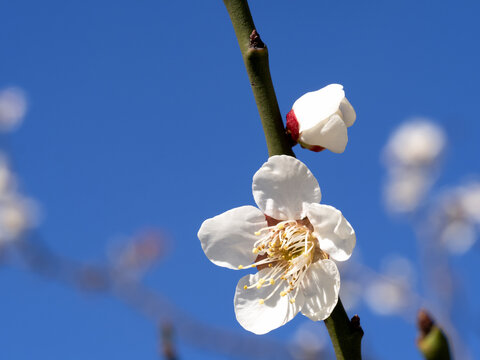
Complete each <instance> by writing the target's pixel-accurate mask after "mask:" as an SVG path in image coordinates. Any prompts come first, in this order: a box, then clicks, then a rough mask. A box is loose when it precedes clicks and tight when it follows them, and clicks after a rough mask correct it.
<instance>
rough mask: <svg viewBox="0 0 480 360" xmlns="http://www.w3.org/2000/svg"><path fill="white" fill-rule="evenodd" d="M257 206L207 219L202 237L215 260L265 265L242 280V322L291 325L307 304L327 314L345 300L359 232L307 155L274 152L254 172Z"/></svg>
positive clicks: (257, 326)
mask: <svg viewBox="0 0 480 360" xmlns="http://www.w3.org/2000/svg"><path fill="white" fill-rule="evenodd" d="M252 188H253V197H254V199H255V202H256V203H257V205H258V207H259V208H260V209H257V208H255V207H253V206H242V207H238V208H234V209H232V210H229V211H227V212H224V213H223V214H220V215H218V216H215V217H213V218H211V219H208V220H205V221H204V222H203V224H202V226H201V228H200V230H199V232H198V237H199V239H200V242H201V244H202V248H203V250H204V252H205V254H206V255H207V257H208V258H209V259H210V261H212V262H213V263H214V264H216V265H219V266H223V267H227V268H230V269H255V268H256V269H257V270H258V272H256V273H255V274H249V275H246V276H244V277H243V278H241V279H240V281H239V282H238V285H237V288H236V291H235V298H234V305H235V314H236V317H237V320H238V322H239V323H240V324H241V325H242V326H243V327H244V328H245V329H247V330H249V331H251V332H254V333H256V334H265V333H267V332H269V331H271V330H273V329H275V328H278V327H279V326H282V325H284V324H285V323H287V322H288V321H290V320H291V319H293V317H294V316H295V315H296V314H297V313H298V312H299V311H301V312H302V314H304V315H305V316H308V317H309V318H310V319H312V320H314V321H318V320H323V319H325V318H327V317H328V316H329V315H330V313H331V312H332V311H333V309H334V307H335V305H336V304H337V301H338V292H339V289H340V275H339V273H338V269H337V266H336V264H335V262H333V261H332V259H333V260H337V261H344V260H347V259H348V258H349V257H350V255H351V254H352V251H353V248H354V247H355V241H356V237H355V232H354V230H353V228H352V226H351V225H350V223H349V222H348V221H347V220H346V219H345V218H344V217H343V215H342V213H341V212H340V211H338V210H337V209H335V208H334V207H331V206H328V205H320V204H318V202H319V201H320V199H321V192H320V187H319V185H318V182H317V180H316V179H315V177H314V176H313V175H312V173H311V172H310V170H309V169H308V168H307V167H306V166H305V164H303V163H302V162H301V161H299V160H297V159H295V158H293V157H290V156H285V155H280V156H272V157H271V158H270V159H269V160H268V161H267V162H266V163H265V164H263V166H262V167H261V168H260V169H259V170H258V171H257V173H256V174H255V175H254V177H253V186H252Z"/></svg>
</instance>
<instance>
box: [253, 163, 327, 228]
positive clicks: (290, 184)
mask: <svg viewBox="0 0 480 360" xmlns="http://www.w3.org/2000/svg"><path fill="white" fill-rule="evenodd" d="M252 189H253V197H254V199H255V202H256V203H257V205H258V207H259V208H260V210H262V211H263V212H264V213H265V214H266V215H268V216H270V217H272V218H275V219H277V220H287V219H303V218H304V217H305V216H306V211H305V207H306V205H307V204H310V203H312V202H313V203H315V202H320V199H321V198H322V194H321V191H320V186H319V185H318V182H317V179H315V177H314V176H313V175H312V173H311V172H310V170H309V169H308V168H307V167H306V166H305V164H303V163H302V162H301V161H299V160H297V159H295V158H294V157H291V156H286V155H277V156H272V157H271V158H269V159H268V161H267V162H266V163H265V164H263V165H262V167H261V168H260V170H258V171H257V173H256V174H255V175H254V176H253V185H252Z"/></svg>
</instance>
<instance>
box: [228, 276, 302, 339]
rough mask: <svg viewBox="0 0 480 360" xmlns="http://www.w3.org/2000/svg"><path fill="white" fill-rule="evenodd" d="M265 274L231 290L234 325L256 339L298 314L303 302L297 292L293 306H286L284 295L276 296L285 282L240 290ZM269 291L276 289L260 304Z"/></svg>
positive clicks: (253, 277)
mask: <svg viewBox="0 0 480 360" xmlns="http://www.w3.org/2000/svg"><path fill="white" fill-rule="evenodd" d="M268 272H269V270H268V269H263V270H261V271H259V272H258V273H256V274H253V275H252V274H250V275H246V276H244V277H242V278H241V279H240V281H239V282H238V285H237V288H236V290H235V298H234V306H235V316H236V317H237V321H238V322H239V323H240V325H242V327H243V328H244V329H245V330H248V331H251V332H253V333H255V334H257V335H262V334H266V333H268V332H270V331H272V330H274V329H276V328H278V327H280V326H282V325H284V324H286V323H287V322H289V321H290V320H292V319H293V318H294V317H295V315H297V314H298V312H299V311H300V309H301V307H302V304H303V301H304V298H303V293H302V291H299V293H298V295H297V297H296V299H295V302H294V303H293V304H292V303H290V300H289V297H288V295H287V296H281V295H280V292H282V291H284V290H286V289H287V288H288V284H287V283H286V282H285V281H281V282H279V283H277V284H274V285H267V286H265V285H264V286H262V287H261V288H260V289H257V288H256V287H254V288H252V289H244V286H245V285H246V286H250V285H252V284H255V283H256V282H257V281H258V280H259V279H260V278H264V276H265V275H267V274H268ZM272 289H276V290H275V293H274V294H273V295H272V296H271V297H270V298H269V299H267V300H265V302H264V303H263V304H260V299H266V298H267V296H268V295H269V294H270V293H271V292H272Z"/></svg>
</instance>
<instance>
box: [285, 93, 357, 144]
mask: <svg viewBox="0 0 480 360" xmlns="http://www.w3.org/2000/svg"><path fill="white" fill-rule="evenodd" d="M355 119H356V114H355V110H354V109H353V107H352V105H351V104H350V103H349V102H348V100H347V98H346V97H345V91H344V90H343V86H342V85H339V84H330V85H328V86H325V87H324V88H322V89H320V90H317V91H312V92H308V93H306V94H305V95H303V96H301V97H300V98H299V99H298V100H297V101H295V103H294V104H293V106H292V110H290V112H289V113H288V114H287V131H288V132H289V133H290V135H291V137H292V139H293V140H295V141H296V142H298V143H299V144H300V145H301V146H302V147H304V148H306V149H309V150H312V151H321V150H323V149H328V150H330V151H332V152H334V153H342V152H344V151H345V147H346V146H347V142H348V135H347V128H348V127H350V126H352V125H353V123H354V122H355Z"/></svg>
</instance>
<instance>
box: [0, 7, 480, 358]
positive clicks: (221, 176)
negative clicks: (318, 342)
mask: <svg viewBox="0 0 480 360" xmlns="http://www.w3.org/2000/svg"><path fill="white" fill-rule="evenodd" d="M251 10H252V13H253V16H254V20H255V22H256V25H257V28H258V31H259V32H260V34H261V36H262V38H263V39H264V41H265V42H266V43H267V45H268V47H269V51H270V62H271V72H272V76H273V79H274V84H275V86H276V91H277V96H278V100H279V104H280V108H281V110H282V113H283V114H286V113H287V112H288V111H289V109H290V107H291V105H292V104H293V102H294V101H295V100H296V99H297V98H298V97H299V96H300V95H302V94H303V93H305V92H307V91H312V90H316V89H319V88H320V87H323V86H325V85H327V84H330V83H340V84H343V85H344V86H345V89H346V93H347V97H348V98H349V100H350V101H351V103H352V104H353V105H354V107H355V109H356V111H357V116H358V117H357V119H358V120H357V123H356V124H355V125H354V126H353V127H352V128H351V129H350V132H349V137H350V141H349V144H348V147H347V150H346V152H345V153H344V154H343V155H336V154H332V153H330V152H323V153H320V154H314V153H310V152H307V151H304V150H300V149H298V148H296V149H295V150H296V153H297V156H298V157H299V158H300V159H301V160H302V161H304V162H305V163H306V164H307V165H308V166H309V167H310V169H311V170H312V171H313V173H314V174H315V175H316V176H317V178H318V180H319V183H320V186H321V188H322V192H323V194H324V196H323V199H322V202H323V203H326V204H331V205H334V206H335V207H337V208H339V209H341V210H342V212H343V213H344V215H345V216H346V217H347V219H348V220H349V221H350V222H351V223H352V224H353V226H354V227H355V229H356V232H357V244H358V248H359V249H360V251H361V252H362V256H363V259H364V260H365V262H366V263H367V264H368V265H369V266H371V267H373V268H378V267H379V264H380V262H381V259H382V258H383V257H384V256H386V255H388V254H390V253H400V254H402V255H405V256H408V257H410V258H412V260H413V261H416V255H415V252H416V245H415V242H414V239H413V232H412V230H411V229H410V228H409V227H408V225H407V223H406V222H402V221H398V220H395V219H392V218H391V217H389V216H388V215H387V214H386V213H385V211H384V208H383V206H382V203H381V191H380V187H381V183H382V178H383V176H384V169H383V168H382V165H381V164H380V161H379V157H380V151H381V149H382V147H383V145H384V144H385V142H386V139H387V137H388V135H389V133H390V132H391V131H392V130H393V129H394V128H395V127H396V126H397V125H398V124H399V123H400V122H401V121H402V120H404V119H405V118H407V117H410V116H413V115H425V116H429V117H432V118H434V119H436V120H437V121H438V122H439V123H441V124H442V125H443V126H444V127H445V129H446V130H447V133H448V136H449V139H450V146H449V149H448V150H449V153H448V156H447V158H446V161H445V168H446V171H445V173H444V174H443V175H442V177H441V179H440V185H442V184H454V183H458V182H459V181H460V180H461V179H462V178H463V177H464V176H466V175H468V174H472V173H478V172H480V167H479V161H478V155H479V153H480V151H479V150H480V145H479V141H478V136H479V134H480V123H479V121H478V111H477V110H476V109H477V104H478V99H479V90H478V84H479V83H480V72H479V71H478V64H479V63H480V51H479V48H478V37H479V35H480V32H479V25H478V14H479V11H480V5H479V4H478V2H475V1H455V2H454V1H428V2H427V1H415V0H406V1H395V2H393V1H369V2H358V1H265V0H256V1H251ZM9 85H16V86H20V87H22V88H23V89H24V90H25V91H26V92H27V93H28V96H29V104H30V108H29V112H28V114H27V117H26V119H25V123H24V124H23V126H22V127H21V128H20V129H19V130H18V131H17V132H16V133H14V134H13V135H11V136H10V137H9V138H8V139H7V140H5V141H6V144H7V146H8V150H9V152H10V153H11V155H12V158H13V165H14V167H15V170H16V172H17V173H18V174H19V177H20V178H21V180H22V189H23V190H24V191H25V192H26V193H27V194H29V195H30V196H32V197H34V198H36V199H37V200H38V201H39V202H40V203H41V204H42V208H43V210H44V215H45V216H44V221H43V223H42V225H41V228H40V232H41V233H42V235H43V237H44V238H45V239H46V241H47V242H48V244H49V245H50V246H51V247H52V248H54V249H55V250H56V251H57V252H59V253H61V254H64V255H66V256H70V257H72V258H76V259H81V260H98V261H102V260H103V259H104V258H105V254H104V249H105V247H106V246H107V244H108V243H109V242H110V241H111V240H112V239H114V238H115V237H117V236H121V235H131V234H133V233H135V232H136V231H137V230H138V229H141V228H145V227H146V226H150V227H159V228H164V229H166V230H167V231H168V232H169V233H170V234H171V236H172V238H173V239H174V242H173V246H172V251H171V253H170V254H169V256H168V258H167V259H165V261H164V262H163V263H162V264H161V265H160V266H158V267H157V268H156V269H155V270H154V271H153V272H151V273H150V274H149V275H148V277H147V279H146V281H147V282H148V284H149V285H151V286H152V287H154V288H156V289H158V290H160V291H162V292H163V293H165V294H166V295H168V297H169V298H170V299H171V300H172V301H174V302H175V303H176V304H178V305H179V306H180V307H181V308H183V309H185V310H187V311H188V312H190V313H191V314H194V316H195V317H196V318H198V319H200V320H202V321H206V322H209V323H210V324H214V325H217V326H221V327H227V328H232V329H235V330H237V331H239V332H242V331H244V330H243V329H242V328H241V327H240V325H238V324H237V323H236V321H235V316H234V311H233V305H232V298H233V293H234V287H235V285H236V282H237V280H238V278H239V277H240V276H241V274H240V273H239V272H233V271H228V270H226V269H221V268H217V267H215V266H214V265H213V264H211V263H210V262H209V261H208V260H207V259H206V257H205V256H204V254H203V252H202V250H201V247H200V244H199V241H198V239H197V237H196V233H197V230H198V228H199V226H200V224H201V223H202V221H203V220H204V219H205V218H207V217H211V216H214V215H216V214H218V213H220V212H223V211H225V210H228V209H230V208H232V207H235V206H240V205H243V204H253V198H252V195H251V179H252V175H253V174H254V172H255V171H256V170H257V169H258V168H259V167H260V165H261V164H262V163H263V162H264V161H265V160H266V159H267V151H266V146H265V142H264V137H263V132H262V128H261V125H260V121H259V118H258V115H257V111H256V106H255V103H254V100H253V96H252V94H251V90H250V86H249V83H248V80H247V76H246V72H245V69H244V67H243V62H242V59H241V56H240V52H239V48H238V45H237V42H236V39H235V37H234V33H233V29H232V26H231V23H230V20H229V18H228V15H227V12H226V10H225V9H224V6H223V3H222V1H220V0H214V1H213V0H209V1H194V0H187V1H161V0H160V1H159V0H157V1H147V0H141V1H124V0H120V1H102V2H98V1H92V0H86V1H82V2H74V1H53V0H45V1H32V0H30V1H25V0H16V1H4V2H2V3H0V88H2V87H5V86H9ZM478 257H479V253H478V250H476V251H474V252H473V253H469V254H467V255H466V256H464V257H463V258H461V259H456V260H455V264H456V265H457V266H458V271H459V273H460V276H461V277H462V278H463V279H464V280H465V283H466V284H467V285H468V286H469V289H470V290H469V291H470V292H469V296H470V298H469V299H467V300H466V303H467V305H468V306H467V308H468V309H470V311H471V313H470V314H469V315H468V316H467V318H468V317H471V320H470V321H471V322H473V321H476V323H477V324H478V317H479V311H478V306H475V303H477V304H478V301H477V300H478V299H479V297H480V295H479V290H478V274H476V272H477V271H476V270H475V269H478V267H475V265H474V264H475V262H478V260H479V258H478ZM0 286H1V290H0V304H1V306H0V319H1V324H2V325H1V327H0V357H1V358H2V359H15V360H17V359H18V360H23V359H25V360H26V359H32V358H37V359H72V360H76V359H92V360H93V359H118V360H121V359H132V358H136V359H155V358H157V355H156V346H157V345H156V331H155V326H154V325H153V324H151V323H150V322H149V321H148V320H146V319H144V318H142V317H141V316H139V315H138V314H137V313H135V312H134V311H133V310H131V309H130V308H128V307H126V306H124V305H123V304H121V303H120V302H119V301H117V300H116V299H114V298H105V297H96V296H93V295H85V294H82V293H79V292H76V291H74V290H72V289H70V288H67V287H65V286H63V285H59V284H56V283H52V282H47V281H44V280H43V279H41V278H39V277H38V276H36V275H32V274H31V273H29V272H28V271H22V270H18V269H10V268H2V269H0ZM419 291H421V288H419ZM355 312H358V313H359V314H360V316H361V319H362V324H363V325H364V328H365V330H366V336H365V343H366V344H368V345H367V346H368V347H370V348H371V349H373V350H374V353H375V354H376V355H378V358H382V359H419V358H420V357H419V355H418V354H417V350H416V348H415V345H414V339H415V336H416V330H415V328H414V325H413V324H408V323H406V322H404V321H403V320H401V319H400V318H397V317H380V316H378V315H375V314H373V313H372V312H371V311H370V310H369V309H368V308H367V307H365V306H359V307H358V308H356V309H355ZM352 315H353V313H352ZM475 319H477V320H475ZM467 320H468V319H467ZM304 321H305V320H304V318H302V317H300V316H299V317H297V319H295V320H294V321H292V322H291V323H289V324H288V325H286V326H284V327H283V328H282V329H280V330H278V331H274V332H273V333H272V334H270V335H269V336H272V337H276V338H278V339H289V338H290V337H291V336H292V334H293V333H294V331H295V329H296V328H297V327H298V326H299V325H300V324H302V323H303V322H304ZM464 325H465V327H466V328H468V327H471V326H472V323H468V321H467V322H466V323H465V324H464ZM477 326H478V325H477ZM476 331H477V335H474V334H472V332H469V333H468V334H469V335H468V337H467V341H468V342H469V343H470V344H473V343H474V342H475V341H478V328H477V330H476ZM392 349H395V351H394V352H393V353H392ZM474 349H475V347H474ZM179 350H180V355H181V356H182V358H184V359H202V358H205V359H213V358H214V357H213V356H211V355H210V354H208V353H205V352H198V351H197V350H196V349H194V348H192V347H189V346H188V345H186V344H184V343H181V344H180V349H179ZM476 350H477V351H478V350H479V348H478V346H477V347H476Z"/></svg>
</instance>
